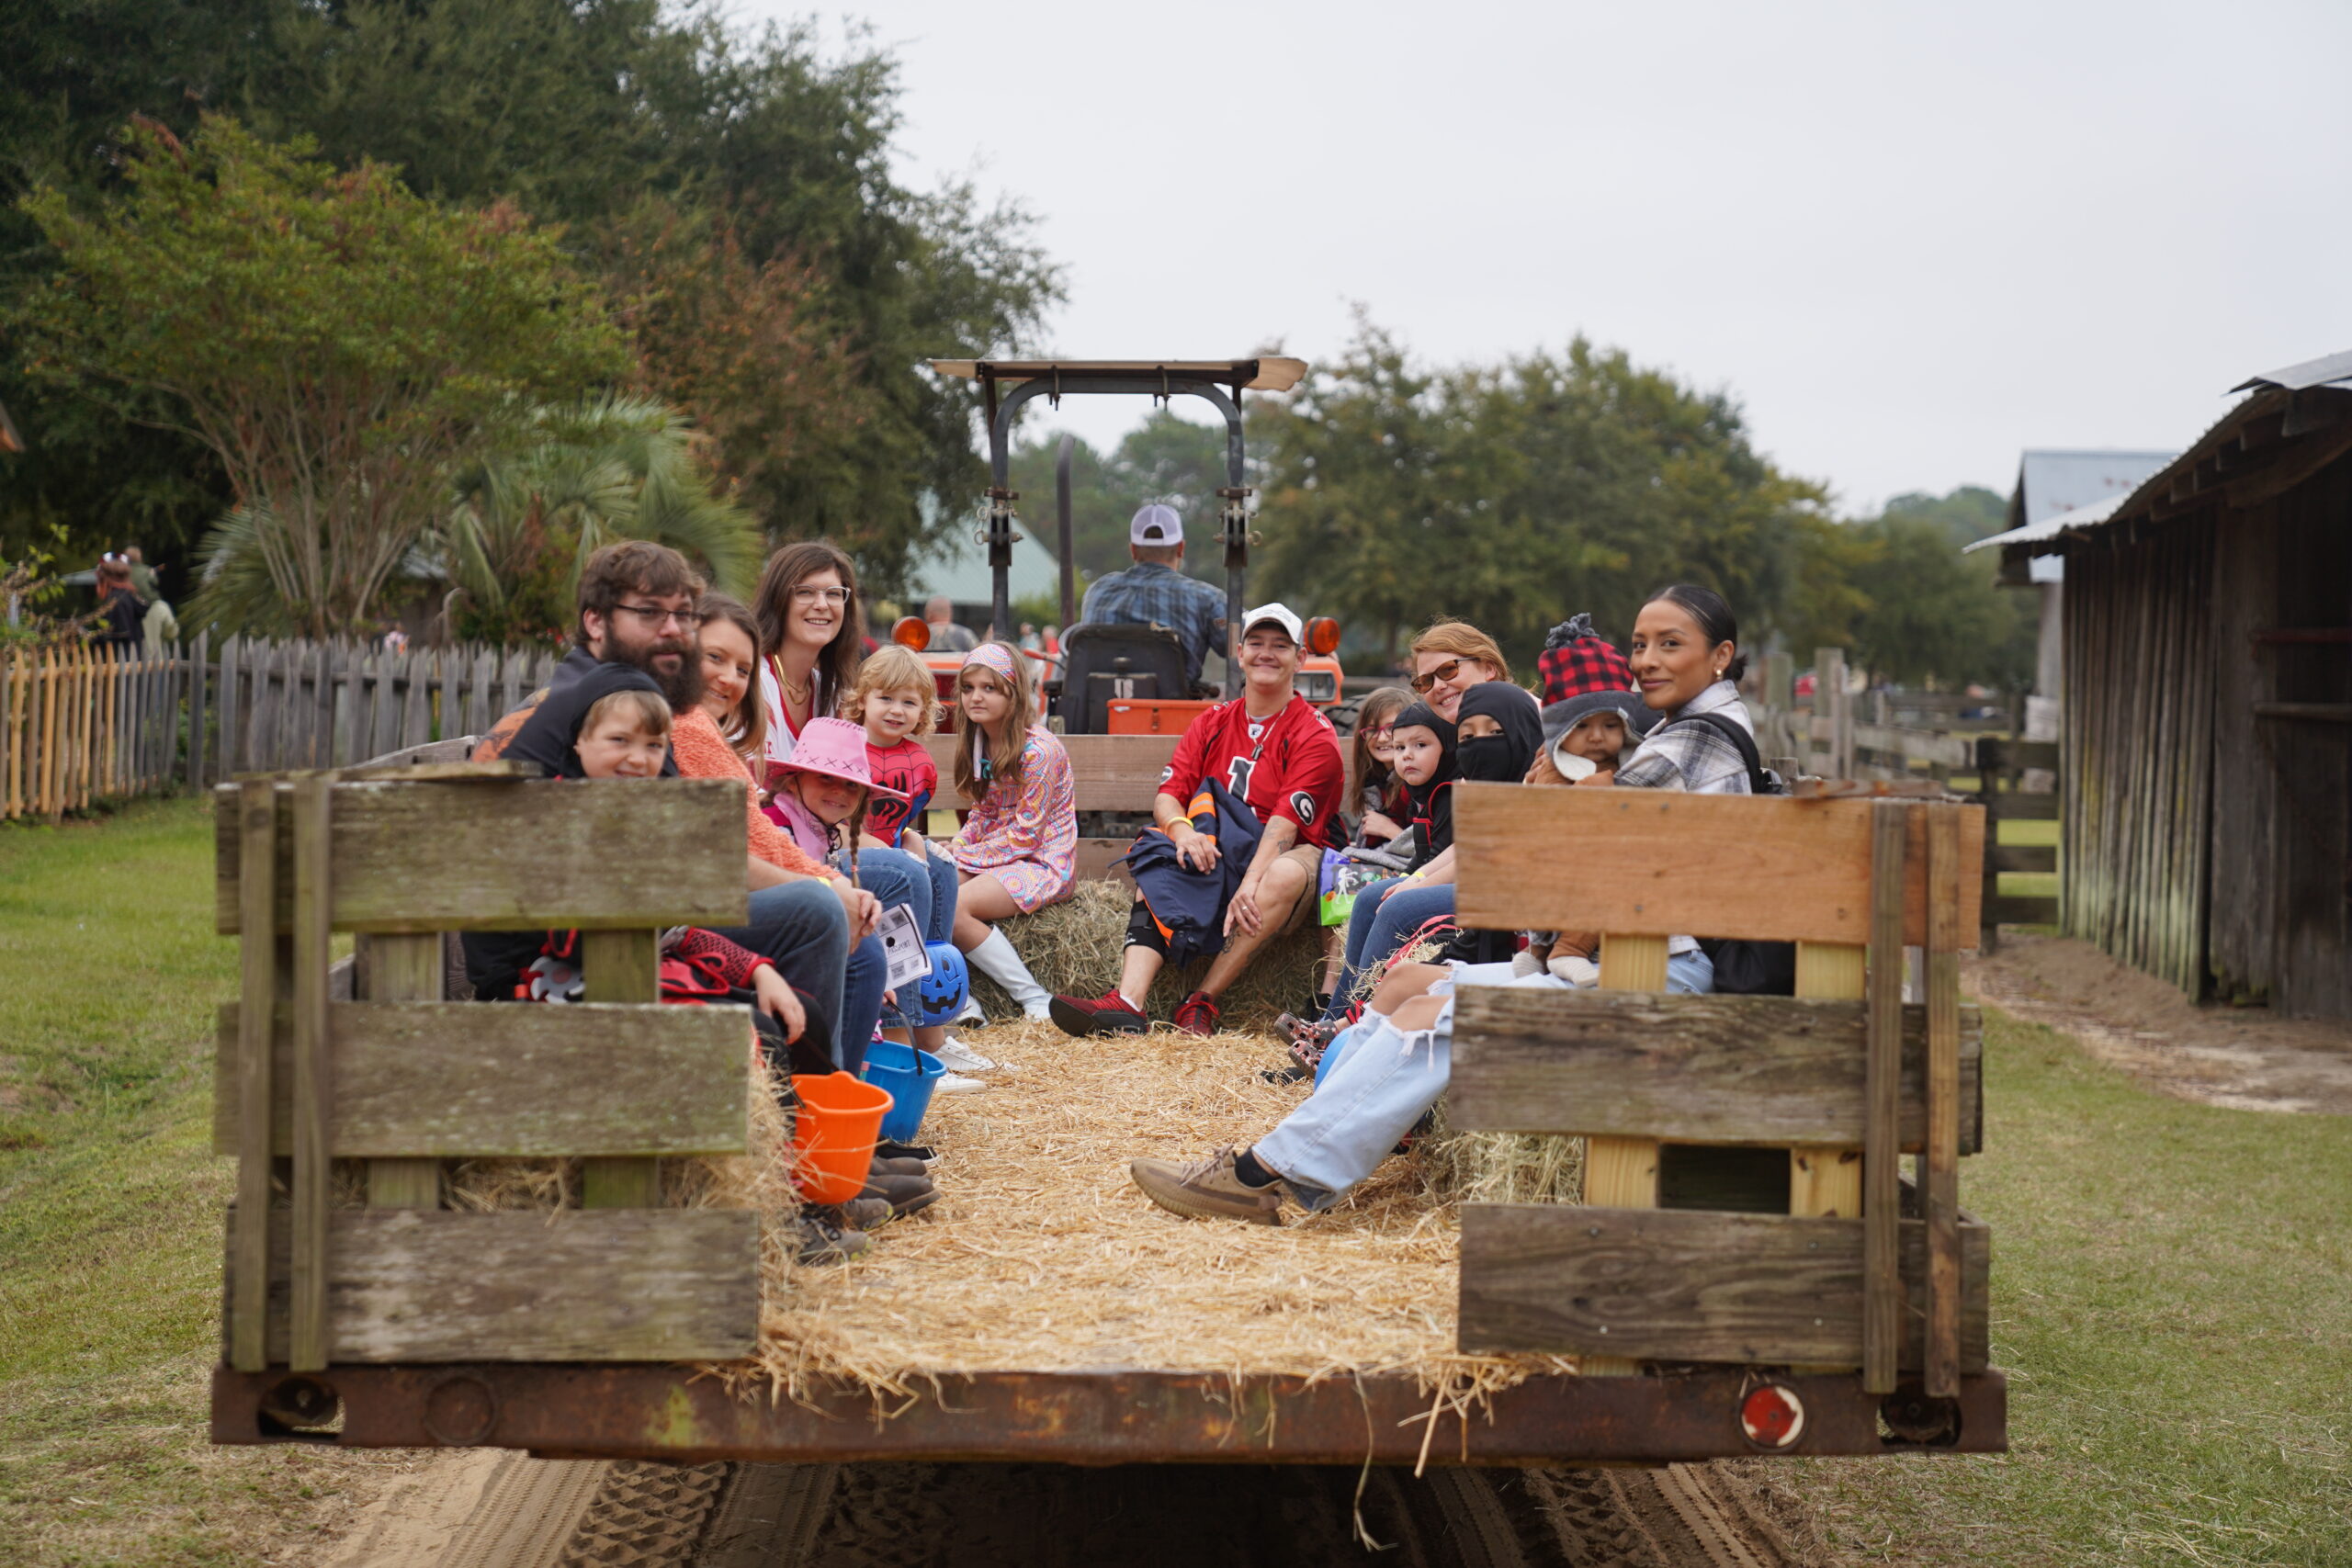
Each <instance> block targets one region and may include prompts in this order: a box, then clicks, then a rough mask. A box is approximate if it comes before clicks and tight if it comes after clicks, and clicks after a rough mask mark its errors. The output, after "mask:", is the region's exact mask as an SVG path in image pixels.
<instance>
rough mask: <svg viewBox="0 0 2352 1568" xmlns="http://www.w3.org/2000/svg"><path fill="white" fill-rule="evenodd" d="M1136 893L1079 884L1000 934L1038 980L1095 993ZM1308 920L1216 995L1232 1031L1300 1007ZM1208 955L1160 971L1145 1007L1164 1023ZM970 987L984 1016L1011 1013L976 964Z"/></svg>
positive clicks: (1307, 970)
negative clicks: (1068, 892) (1236, 981)
mask: <svg viewBox="0 0 2352 1568" xmlns="http://www.w3.org/2000/svg"><path fill="white" fill-rule="evenodd" d="M1134 901H1135V890H1134V889H1133V888H1132V887H1131V886H1128V884H1126V883H1125V882H1124V881H1120V880H1116V879H1112V878H1099V879H1096V880H1093V881H1089V882H1081V883H1080V884H1079V885H1078V886H1077V887H1076V888H1075V889H1074V890H1073V891H1072V892H1071V894H1070V896H1069V898H1068V899H1066V900H1064V901H1063V902H1061V903H1059V904H1049V905H1047V906H1046V908H1042V909H1040V910H1038V911H1037V912H1036V913H1035V914H1034V915H1022V916H1019V917H1017V918H1015V919H1010V920H1006V921H1005V922H1004V923H1003V931H1004V934H1005V939H1006V940H1007V941H1009V942H1012V946H1013V951H1015V952H1016V953H1020V954H1021V957H1022V960H1023V962H1024V963H1026V964H1028V965H1029V973H1031V974H1032V975H1035V976H1036V977H1037V984H1039V985H1041V986H1043V987H1046V989H1047V990H1049V991H1056V992H1060V993H1063V994H1065V995H1069V996H1080V997H1099V996H1101V995H1102V994H1103V992H1104V991H1106V990H1108V989H1109V988H1110V987H1112V986H1114V985H1115V984H1117V983H1118V979H1119V953H1120V950H1121V948H1123V947H1124V946H1125V943H1126V937H1127V910H1128V908H1130V907H1131V906H1132V905H1133V903H1134ZM1309 920H1310V923H1309V924H1306V925H1304V926H1301V927H1299V928H1298V929H1297V930H1295V931H1288V932H1285V933H1284V934H1283V935H1281V936H1278V937H1276V938H1274V940H1273V941H1272V942H1268V943H1267V944H1266V945H1265V946H1264V947H1263V948H1261V949H1260V950H1259V953H1258V956H1257V958H1256V960H1255V961H1254V962H1252V963H1251V964H1250V967H1249V968H1248V969H1247V970H1245V971H1244V972H1243V973H1242V976H1241V979H1240V982H1239V984H1238V985H1236V986H1235V987H1233V989H1232V990H1230V991H1228V992H1227V993H1226V994H1225V996H1224V997H1222V998H1219V1005H1220V1006H1221V1007H1222V1008H1223V1009H1224V1013H1225V1022H1226V1024H1227V1027H1228V1028H1233V1029H1253V1028H1254V1029H1271V1028H1272V1027H1273V1021H1274V1019H1275V1017H1276V1016H1277V1015H1278V1014H1281V1013H1283V1012H1296V1011H1298V1010H1301V1009H1303V1008H1305V1007H1306V1005H1307V1003H1308V1001H1309V999H1310V998H1312V997H1313V995H1314V993H1315V965H1316V962H1317V959H1318V958H1319V957H1320V956H1321V954H1322V951H1323V928H1322V927H1321V926H1320V925H1319V924H1315V923H1311V922H1312V916H1311V915H1310V917H1309ZM1213 962H1214V960H1213V959H1205V958H1204V959H1203V960H1201V961H1200V962H1199V963H1198V964H1193V965H1191V966H1189V967H1187V968H1184V969H1182V970H1177V969H1162V970H1161V971H1160V973H1159V979H1158V980H1156V981H1154V982H1153V984H1152V987H1151V996H1150V997H1149V998H1148V1000H1147V1001H1146V1003H1145V1010H1146V1011H1148V1012H1149V1013H1150V1014H1151V1015H1152V1017H1154V1018H1156V1019H1160V1020H1163V1021H1164V1020H1166V1019H1168V1018H1170V1017H1171V1016H1173V1014H1174V1013H1175V1010H1176V1004H1177V1003H1178V1002H1180V1001H1182V1000H1183V999H1184V998H1185V997H1186V996H1187V995H1189V994H1190V993H1191V992H1192V991H1193V988H1194V987H1196V986H1198V985H1199V984H1200V981H1201V977H1202V976H1204V975H1206V974H1207V973H1208V968H1209V964H1211V963H1213ZM972 990H973V994H974V995H976V996H978V998H979V1000H980V1006H981V1007H983V1008H985V1009H986V1010H988V1014H989V1017H990V1018H1008V1017H1013V1016H1017V1015H1018V1014H1019V1012H1020V1009H1018V1008H1016V1007H1014V1006H1013V1005H1012V998H1010V997H1008V996H1006V995H1005V994H1004V992H1003V991H1002V990H1001V989H1000V988H999V987H998V986H997V985H996V983H995V982H994V981H992V980H990V979H989V978H988V977H987V976H984V975H982V974H981V973H979V971H978V970H977V969H975V970H974V971H973V972H972Z"/></svg>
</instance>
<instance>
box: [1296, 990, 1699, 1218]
mask: <svg viewBox="0 0 2352 1568" xmlns="http://www.w3.org/2000/svg"><path fill="white" fill-rule="evenodd" d="M1714 984H1715V966H1714V964H1713V963H1712V962H1711V961H1710V960H1709V959H1708V957H1707V955H1706V953H1703V952H1698V951H1693V952H1691V953H1677V954H1675V955H1674V956H1672V957H1670V958H1668V960H1667V961H1666V988H1667V989H1668V990H1669V991H1682V992H1688V993H1692V994H1703V993H1705V992H1707V991H1711V990H1713V988H1714ZM1464 985H1466V986H1510V987H1513V988H1515V989H1518V988H1523V989H1532V990H1558V991H1565V990H1572V989H1574V987H1571V986H1570V985H1569V984H1568V983H1567V982H1566V980H1563V979H1560V978H1558V977H1556V976H1553V975H1550V974H1537V975H1527V976H1520V977H1518V978H1513V977H1512V976H1511V972H1510V964H1463V965H1461V966H1460V967H1458V968H1456V969H1455V970H1454V972H1453V974H1452V975H1451V976H1447V977H1446V978H1444V979H1442V980H1440V981H1438V982H1437V984H1436V985H1434V986H1432V987H1430V995H1431V996H1442V997H1444V998H1445V1006H1444V1008H1443V1009H1442V1010H1441V1011H1440V1012H1439V1013H1438V1017H1437V1021H1436V1023H1434V1024H1433V1025H1431V1026H1430V1028H1428V1029H1424V1030H1415V1031H1412V1032H1406V1031H1404V1030H1401V1029H1398V1028H1397V1026H1396V1024H1394V1023H1393V1022H1391V1021H1389V1020H1387V1019H1385V1018H1379V1017H1374V1016H1371V1015H1367V1016H1366V1017H1365V1018H1364V1019H1363V1021H1362V1022H1360V1023H1358V1024H1356V1026H1355V1027H1354V1028H1352V1029H1350V1030H1348V1031H1347V1032H1345V1033H1343V1034H1341V1035H1340V1037H1339V1038H1338V1039H1336V1040H1334V1041H1332V1042H1331V1046H1330V1050H1331V1052H1332V1053H1338V1054H1339V1059H1338V1060H1337V1061H1336V1062H1334V1063H1332V1065H1331V1066H1330V1067H1329V1070H1328V1071H1327V1072H1325V1073H1324V1074H1322V1075H1321V1077H1319V1078H1318V1079H1317V1083H1316V1086H1315V1092H1314V1093H1313V1094H1310V1095H1308V1096H1307V1097H1306V1103H1305V1104H1304V1105H1301V1106H1300V1107H1299V1108H1298V1109H1297V1110H1295V1111H1292V1112H1291V1113H1290V1114H1289V1115H1287V1116H1285V1117H1283V1120H1282V1123H1281V1124H1280V1125H1279V1126H1277V1127H1276V1128H1275V1129H1274V1130H1273V1131H1272V1132H1271V1133H1269V1134H1266V1135H1265V1136H1264V1137H1262V1138H1261V1139H1259V1140H1258V1143H1257V1145H1256V1147H1255V1148H1254V1149H1253V1150H1252V1151H1251V1152H1252V1153H1254V1154H1255V1155H1256V1156H1258V1160H1259V1163H1260V1164H1261V1165H1264V1166H1266V1167H1268V1168H1271V1169H1272V1170H1273V1171H1275V1172H1276V1173H1277V1174H1279V1175H1280V1176H1281V1177H1282V1178H1283V1180H1284V1181H1286V1182H1288V1183H1289V1184H1290V1189H1291V1190H1292V1191H1293V1192H1294V1193H1295V1194H1296V1195H1297V1198H1298V1201H1300V1202H1302V1203H1304V1204H1306V1206H1307V1207H1308V1208H1309V1209H1317V1210H1320V1209H1328V1208H1329V1207H1330V1206H1331V1205H1332V1204H1334V1203H1336V1202H1338V1201H1340V1199H1341V1198H1342V1197H1344V1196H1346V1194H1347V1190H1348V1189H1349V1188H1351V1187H1353V1186H1354V1185H1355V1184H1356V1183H1357V1182H1359V1181H1362V1180H1363V1179H1364V1178H1365V1177H1367V1176H1370V1175H1371V1174H1372V1173H1373V1171H1374V1169H1375V1168H1378V1166H1379V1164H1380V1162H1381V1161H1382V1160H1384V1159H1385V1158H1387V1157H1388V1156H1389V1154H1390V1153H1391V1152H1392V1151H1393V1150H1395V1148H1396V1147H1397V1140H1398V1139H1399V1138H1402V1137H1403V1136H1404V1135H1405V1134H1407V1133H1408V1132H1411V1131H1412V1129H1413V1124H1414V1123H1415V1122H1419V1120H1420V1119H1421V1118H1422V1117H1423V1116H1425V1115H1427V1114H1428V1113H1429V1110H1430V1107H1431V1106H1433V1105H1435V1104H1436V1103H1437V1102H1438V1098H1439V1096H1441V1095H1442V1094H1444V1093H1445V1085H1446V1080H1447V1079H1448V1078H1449V1077H1452V1075H1453V988H1454V987H1456V986H1464ZM1327 1055H1329V1053H1327Z"/></svg>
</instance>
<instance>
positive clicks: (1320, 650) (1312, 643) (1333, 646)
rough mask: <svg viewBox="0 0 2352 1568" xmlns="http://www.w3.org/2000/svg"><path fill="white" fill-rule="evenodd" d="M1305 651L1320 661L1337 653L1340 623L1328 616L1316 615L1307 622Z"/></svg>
mask: <svg viewBox="0 0 2352 1568" xmlns="http://www.w3.org/2000/svg"><path fill="white" fill-rule="evenodd" d="M1306 651H1307V652H1309V653H1312V654H1314V655H1316V656H1317V658H1322V659H1328V658H1329V657H1330V656H1331V655H1332V654H1334V653H1337V652H1339V651H1340V623H1339V622H1337V621H1335V620H1333V619H1332V618H1331V617H1330V616H1329V615H1317V616H1316V617H1315V618H1314V619H1313V620H1311V621H1309V622H1307V623H1306Z"/></svg>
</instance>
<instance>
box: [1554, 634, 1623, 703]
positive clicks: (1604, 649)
mask: <svg viewBox="0 0 2352 1568" xmlns="http://www.w3.org/2000/svg"><path fill="white" fill-rule="evenodd" d="M1535 668H1536V669H1537V670H1538V671H1541V672H1542V674H1543V677H1544V704H1545V705H1547V706H1548V705H1551V704H1553V703H1562V702H1566V701H1567V700H1568V699H1569V698H1570V697H1580V696H1583V695H1584V694H1586V693H1588V692H1625V691H1631V690H1632V689H1633V685H1634V667H1633V666H1632V665H1630V664H1628V663H1626V662H1625V656H1624V655H1623V654H1622V653H1620V652H1618V651H1617V649H1615V648H1614V647H1613V646H1611V644H1610V643H1608V642H1607V641H1605V640H1604V639H1603V638H1602V637H1601V636H1600V633H1599V632H1596V631H1594V630H1593V629H1592V617H1591V616H1590V615H1571V616H1569V617H1568V618H1567V619H1566V620H1565V621H1563V622H1561V623H1560V624H1559V625H1558V626H1554V627H1553V628H1552V635H1551V636H1549V637H1545V638H1544V651H1543V652H1542V653H1541V654H1539V655H1537V656H1536V660H1535Z"/></svg>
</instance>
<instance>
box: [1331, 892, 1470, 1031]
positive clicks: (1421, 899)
mask: <svg viewBox="0 0 2352 1568" xmlns="http://www.w3.org/2000/svg"><path fill="white" fill-rule="evenodd" d="M1404 880H1405V879H1404V878H1403V877H1400V876H1392V877H1389V878H1388V879H1386V880H1385V881H1383V882H1375V883H1374V884H1373V885H1372V886H1369V887H1366V888H1364V889H1363V891H1362V892H1360V893H1358V894H1357V895H1356V902H1355V907H1354V908H1352V909H1351V910H1349V911H1348V944H1347V949H1346V954H1347V961H1348V962H1347V967H1346V968H1345V969H1343V970H1341V971H1340V981H1339V984H1338V985H1336V986H1334V987H1332V988H1331V1000H1330V1004H1329V1006H1327V1007H1326V1008H1324V1010H1323V1016H1324V1018H1325V1019H1327V1020H1329V1019H1336V1018H1341V1017H1344V1016H1345V1015H1346V1013H1347V1010H1348V1004H1347V1001H1346V999H1345V998H1347V997H1348V996H1349V995H1350V993H1351V992H1352V991H1354V989H1355V988H1356V987H1357V986H1358V985H1360V984H1361V983H1362V981H1361V980H1360V979H1359V976H1362V975H1363V972H1364V971H1365V970H1367V969H1370V968H1371V967H1372V966H1373V965H1374V964H1379V963H1381V962H1383V961H1384V960H1385V959H1386V958H1387V957H1388V955H1389V954H1390V953H1394V952H1396V951H1397V949H1398V948H1400V947H1402V946H1404V945H1405V939H1406V938H1407V937H1408V936H1411V935H1412V934H1413V933H1414V932H1415V931H1419V930H1420V929H1421V927H1422V926H1423V925H1424V924H1425V923H1427V922H1428V921H1430V920H1431V919H1436V918H1437V917H1438V916H1440V915H1451V914H1453V884H1452V883H1451V882H1441V883H1438V884H1436V885H1435V886H1425V885H1422V884H1419V883H1416V884H1415V885H1414V886H1410V887H1407V886H1404Z"/></svg>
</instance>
